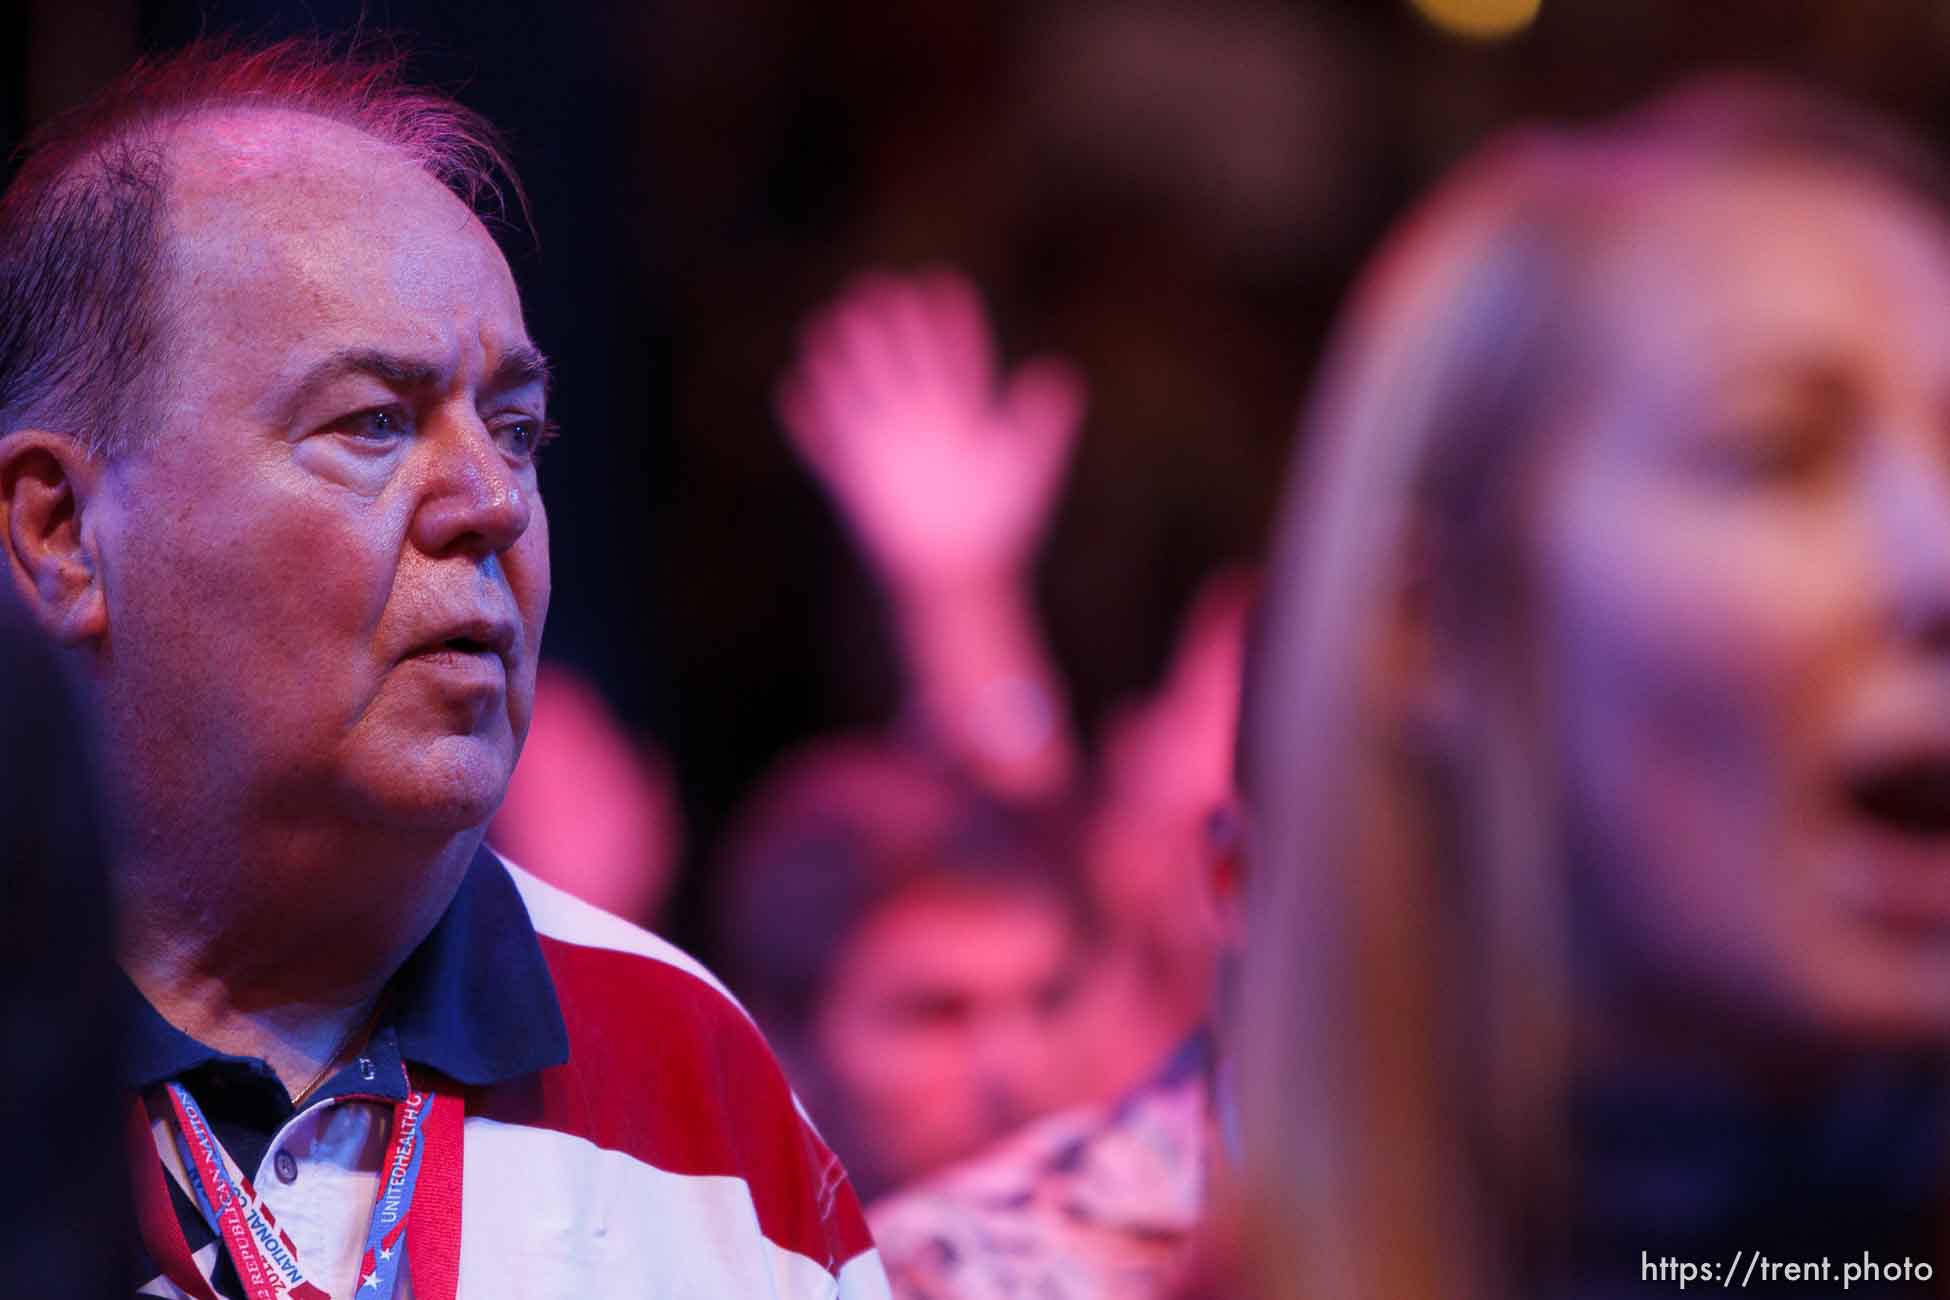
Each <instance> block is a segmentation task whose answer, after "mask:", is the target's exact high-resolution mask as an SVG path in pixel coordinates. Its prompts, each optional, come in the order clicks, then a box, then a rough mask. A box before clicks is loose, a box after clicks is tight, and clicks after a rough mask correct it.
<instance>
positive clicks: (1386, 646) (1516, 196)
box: [1239, 80, 1944, 1300]
mask: <svg viewBox="0 0 1950 1300" xmlns="http://www.w3.org/2000/svg"><path fill="white" fill-rule="evenodd" d="M1755 161H1783V162H1802V163H1808V164H1811V165H1815V166H1820V167H1823V168H1828V169H1840V170H1846V171H1850V172H1853V173H1855V174H1856V175H1858V176H1859V177H1861V178H1863V179H1865V180H1874V181H1878V182H1881V183H1883V184H1885V185H1894V186H1896V187H1898V188H1900V189H1901V190H1903V191H1905V192H1909V193H1912V194H1915V195H1919V196H1922V197H1924V198H1926V199H1927V201H1928V202H1930V203H1931V204H1932V205H1935V206H1937V207H1938V209H1939V210H1941V208H1942V205H1941V195H1942V194H1943V192H1944V191H1943V187H1942V185H1941V184H1940V182H1939V179H1938V176H1937V173H1936V170H1935V166H1934V164H1933V163H1932V162H1931V161H1930V160H1929V159H1928V157H1927V156H1926V155H1925V154H1924V153H1923V152H1922V151H1921V150H1920V149H1918V148H1917V147H1916V146H1914V145H1913V144H1912V143H1911V142H1909V141H1908V140H1907V139H1906V138H1905V137H1903V136H1902V135H1900V134H1899V133H1897V132H1895V131H1893V130H1891V129H1890V128H1889V127H1887V126H1885V125H1884V124H1882V123H1880V122H1877V121H1875V120H1873V119H1869V118H1865V117H1863V116H1861V115H1860V114H1858V113H1857V112H1856V111H1854V110H1852V109H1848V108H1845V107H1843V106H1840V105H1837V104H1834V103H1831V102H1829V101H1827V100H1824V99H1821V98H1819V97H1816V96H1812V95H1809V94H1807V93H1805V92H1801V91H1798V90H1794V89H1790V88H1786V87H1782V86H1779V85H1774V84H1769V83H1764V82H1758V81H1752V80H1720V81H1715V82H1708V83H1704V84H1702V85H1700V86H1698V87H1695V88H1692V89H1689V90H1687V91H1684V92H1681V93H1679V94H1675V95H1673V96H1670V97H1668V98H1666V99H1664V100H1661V101H1658V102H1657V103H1655V104H1653V105H1652V106H1650V107H1648V108H1646V109H1643V110H1640V111H1639V112H1638V113H1636V114H1634V115H1631V116H1629V117H1626V118H1623V119H1621V120H1619V121H1618V122H1616V123H1614V124H1610V125H1607V126H1603V127H1600V128H1595V129H1590V130H1586V131H1582V132H1546V131H1540V130H1526V131H1521V132H1517V133H1513V134H1511V135H1509V136H1506V137H1503V138H1501V139H1499V140H1497V141H1495V142H1493V143H1492V144H1491V145H1490V146H1489V147H1487V148H1486V149H1484V150H1483V151H1481V152H1480V153H1479V154H1478V155H1477V156H1475V157H1474V158H1472V159H1471V160H1469V161H1468V162H1466V163H1465V164H1464V165H1463V166H1462V167H1461V168H1459V169H1458V170H1457V172H1456V173H1455V174H1454V175H1453V176H1452V177H1451V178H1450V179H1449V180H1448V181H1447V182H1446V183H1445V184H1444V185H1443V186H1442V187H1441V188H1440V189H1439V190H1438V191H1437V193H1436V194H1435V195H1434V197H1433V198H1431V199H1430V200H1429V201H1427V202H1426V203H1425V204H1424V205H1423V206H1422V207H1421V208H1420V209H1419V210H1418V212H1417V213H1415V214H1414V215H1413V216H1412V217H1411V218H1410V219H1409V220H1408V221H1407V222H1406V223H1405V224H1404V225H1403V226H1402V227H1401V228H1400V229H1399V230H1398V231H1397V232H1396V233H1395V234H1394V235H1393V236H1392V237H1391V238H1390V240H1389V241H1388V242H1387V244H1386V245H1385V247H1384V250H1383V252H1382V254H1381V255H1380V256H1379V257H1378V258H1377V259H1376V261H1375V262H1374V264H1373V265H1372V266H1371V268H1370V270H1369V271H1368V272H1367V274H1366V275H1365V276H1364V278H1363V280H1362V281H1361V283H1360V285H1359V286H1358V288H1357V291H1356V294H1355V296H1354V299H1353V301H1352V304H1351V306H1350V308H1349V309H1348V311H1347V312H1346V314H1345V316H1344V318H1343V320H1342V323H1341V325H1340V327H1339V329H1338V332H1337V334H1336V336H1335V339H1334V342H1333V343H1332V345H1331V347H1330V350H1329V353H1328V358H1327V364H1326V366H1325V368H1324V370H1323V371H1322V379H1321V382H1320V383H1319V385H1318V386H1317V388H1316V391H1315V394H1314V396H1313V399H1312V401H1311V403H1310V405H1309V407H1308V409H1307V411H1306V412H1305V415H1304V419H1303V421H1302V432H1301V440H1300V442H1301V445H1300V454H1299V455H1298V456H1297V457H1296V458H1295V462H1294V465H1293V468H1292V470H1291V472H1290V478H1289V481H1288V483H1287V487H1286V494H1285V498H1284V500H1285V505H1284V507H1283V513H1282V516H1281V520H1280V527H1279V531H1278V534H1277V537H1276V541H1275V546H1274V549H1273V554H1272V558H1271V564H1270V572H1269V579H1268V582H1267V588H1266V595H1265V605H1264V608H1263V610H1262V611H1261V619H1262V622H1261V625H1260V627H1259V629H1258V636H1259V642H1258V645H1257V647H1256V651H1257V653H1256V655H1255V660H1254V665H1253V669H1252V672H1251V676H1250V679H1249V682H1248V697H1249V705H1248V716H1247V717H1246V718H1245V719H1244V726H1245V727H1246V734H1245V736H1244V738H1243V744H1242V755H1243V765H1244V769H1245V770H1244V773H1243V779H1244V785H1245V787H1246V788H1247V790H1248V798H1249V801H1250V802H1251V803H1252V805H1253V807H1252V809H1251V818H1250V825H1251V827H1252V830H1253V834H1254V841H1253V856H1254V859H1255V868H1254V871H1253V873H1252V874H1253V897H1252V899H1251V901H1250V908H1251V914H1252V921H1251V925H1252V934H1251V938H1250V943H1249V948H1248V953H1247V958H1246V969H1245V979H1244V983H1243V989H1242V1006H1241V1013H1240V1036H1239V1043H1240V1050H1239V1055H1240V1060H1241V1104H1242V1110H1243V1118H1244V1123H1245V1132H1246V1138H1247V1141H1246V1147H1247V1158H1246V1164H1247V1169H1246V1178H1247V1184H1248V1193H1249V1198H1250V1200H1251V1202H1252V1204H1254V1205H1255V1206H1256V1207H1257V1208H1256V1209H1255V1210H1254V1211H1253V1213H1254V1215H1255V1221H1254V1222H1252V1223H1249V1224H1248V1225H1247V1236H1248V1240H1249V1243H1250V1244H1251V1247H1252V1253H1253V1258H1254V1259H1255V1260H1256V1261H1257V1262H1258V1263H1259V1264H1260V1265H1261V1266H1262V1267H1263V1269H1264V1274H1265V1275H1264V1277H1263V1278H1262V1279H1261V1281H1262V1283H1263V1287H1262V1290H1263V1291H1264V1293H1265V1294H1267V1295H1269V1296H1279V1297H1282V1298H1284V1297H1288V1296H1295V1297H1297V1296H1301V1295H1306V1296H1310V1297H1331V1298H1333V1300H1343V1298H1353V1297H1362V1298H1364V1300H1365V1298H1369V1297H1372V1298H1375V1300H1405V1298H1410V1297H1425V1296H1443V1297H1471V1296H1475V1297H1484V1298H1488V1297H1498V1298H1499V1300H1500V1298H1501V1297H1505V1296H1509V1295H1513V1294H1519V1293H1521V1292H1522V1290H1524V1289H1525V1287H1526V1286H1528V1285H1530V1284H1531V1283H1534V1282H1535V1281H1537V1280H1538V1279H1540V1278H1543V1277H1547V1276H1549V1275H1551V1274H1552V1273H1554V1272H1555V1271H1556V1270H1557V1269H1558V1268H1559V1267H1560V1266H1561V1265H1562V1264H1563V1262H1564V1261H1563V1260H1562V1258H1561V1257H1560V1256H1559V1255H1558V1254H1557V1253H1556V1252H1558V1251H1560V1250H1561V1248H1562V1238H1561V1234H1560V1232H1559V1229H1560V1228H1561V1227H1562V1225H1561V1224H1560V1223H1557V1222H1555V1220H1556V1219H1558V1218H1559V1217H1560V1216H1561V1210H1562V1207H1563V1206H1564V1204H1565V1195H1564V1193H1565V1192H1566V1191H1567V1190H1568V1186H1569V1184H1568V1179H1569V1178H1570V1176H1571V1175H1570V1168H1569V1154H1568V1136H1567V1134H1566V1131H1565V1129H1566V1119H1565V1107H1564V1090H1565V1087H1566V1084H1567V1081H1568V1078H1569V1074H1570V1068H1571V1047H1570V1042H1569V1034H1568V1026H1569V1017H1570V987H1569V986H1570V974H1569V968H1570V948H1571V944H1572V940H1573V936H1572V935H1571V934H1570V933H1569V929H1570V911H1571V909H1570V906H1569V900H1568V897H1567V894H1568V886H1567V882H1566V880H1565V879H1564V874H1565V873H1564V872H1563V870H1562V861H1563V856H1564V855H1563V851H1562V847H1561V845H1562V839H1561V836H1560V826H1561V819H1560V817H1559V815H1558V809H1557V806H1556V805H1557V801H1558V795H1557V792H1556V791H1555V789H1554V788H1553V782H1552V779H1551V773H1552V768H1553V763H1552V757H1553V756H1552V754H1551V753H1550V752H1549V748H1548V746H1549V741H1550V738H1551V736H1552V734H1553V732H1552V728H1551V726H1550V719H1549V718H1548V717H1546V716H1544V714H1545V708H1546V701H1547V700H1548V699H1549V698H1550V692H1549V690H1548V686H1547V683H1546V682H1545V681H1544V680H1543V676H1542V666H1541V665H1540V664H1537V663H1533V662H1530V661H1529V660H1528V658H1527V655H1528V653H1529V650H1530V647H1531V646H1533V645H1534V644H1535V638H1534V637H1532V636H1530V635H1528V633H1527V630H1526V628H1525V619H1526V618H1527V617H1529V616H1530V615H1531V610H1532V602H1531V601H1530V600H1529V599H1528V598H1527V597H1528V586H1529V583H1528V578H1527V574H1526V563H1527V555H1526V548H1525V546H1524V545H1523V538H1522V536H1521V515H1522V511H1521V509H1520V504H1521V502H1522V500H1523V499H1524V497H1525V495H1526V493H1527V492H1528V491H1529V483H1528V480H1529V479H1530V477H1531V476H1532V475H1533V473H1534V471H1535V467H1536V463H1537V462H1538V460H1539V459H1540V457H1539V456H1538V454H1537V453H1538V449H1539V447H1540V445H1541V443H1542V441H1543V439H1544V438H1546V437H1547V436H1548V435H1549V434H1551V433H1552V431H1553V430H1555V429H1557V428H1559V427H1561V426H1562V424H1563V423H1564V421H1562V420H1561V419H1555V418H1553V417H1554V416H1555V415H1557V414H1558V412H1559V411H1560V410H1561V408H1562V407H1563V405H1564V404H1565V403H1566V402H1567V401H1569V400H1571V399H1572V398H1574V397H1575V396H1576V394H1577V393H1578V392H1579V391H1580V390H1581V387H1582V386H1584V385H1586V384H1587V383H1588V382H1589V379H1590V375H1591V369H1590V368H1591V367H1592V366H1593V365H1594V364H1596V362H1597V358H1596V356H1595V353H1596V351H1597V349H1596V348H1595V347H1593V346H1592V340H1590V339H1588V338H1587V337H1585V331H1586V330H1587V329H1588V328H1589V321H1588V317H1589V315H1590V313H1589V312H1588V311H1581V310H1580V307H1581V304H1582V303H1583V302H1584V301H1586V294H1585V292H1584V290H1585V285H1584V284H1583V283H1582V280H1583V278H1584V276H1585V275H1586V273H1587V270H1588V267H1589V265H1590V258H1589V256H1588V254H1589V252H1590V251H1591V250H1592V249H1594V248H1595V247H1597V246H1598V245H1599V244H1600V243H1601V241H1603V240H1604V239H1606V238H1607V237H1608V236H1610V235H1611V233H1612V232H1613V230H1614V229H1615V226H1614V225H1613V222H1614V221H1615V220H1617V219H1618V217H1617V214H1618V213H1619V211H1620V203H1621V201H1629V199H1630V198H1631V197H1632V196H1633V195H1635V194H1637V193H1640V192H1642V191H1643V190H1645V189H1647V188H1648V187H1651V186H1660V185H1669V184H1674V183H1684V182H1685V181H1688V180H1692V181H1697V180H1699V179H1701V178H1702V177H1705V176H1708V175H1711V174H1713V173H1714V172H1715V171H1716V170H1718V169H1720V168H1723V167H1726V166H1729V165H1736V164H1740V163H1743V162H1755ZM1437 645H1439V646H1440V651H1439V652H1438V651H1437V650H1436V649H1434V648H1433V647H1435V646H1437ZM1438 653H1440V654H1441V655H1443V656H1445V657H1446V659H1447V660H1449V661H1453V660H1454V659H1455V657H1456V655H1457V654H1458V653H1459V654H1460V655H1461V657H1462V662H1463V663H1464V664H1465V665H1466V671H1465V672H1464V673H1463V675H1462V679H1461V680H1459V681H1458V682H1456V683H1455V684H1454V685H1455V688H1456V691H1457V692H1458V693H1463V694H1466V698H1464V699H1461V700H1459V701H1451V703H1452V704H1453V705H1454V707H1449V708H1445V707H1444V706H1443V705H1442V704H1441V703H1440V702H1439V701H1438V702H1437V703H1435V704H1431V703H1430V701H1429V700H1428V699H1427V698H1426V695H1427V692H1426V690H1424V689H1423V688H1424V687H1425V686H1426V682H1427V678H1428V671H1427V670H1428V666H1429V664H1430V663H1431V662H1432V661H1433V659H1434V658H1435V657H1436V656H1437V655H1438ZM1417 683H1421V684H1422V685H1420V686H1418V685H1416V684H1417Z"/></svg>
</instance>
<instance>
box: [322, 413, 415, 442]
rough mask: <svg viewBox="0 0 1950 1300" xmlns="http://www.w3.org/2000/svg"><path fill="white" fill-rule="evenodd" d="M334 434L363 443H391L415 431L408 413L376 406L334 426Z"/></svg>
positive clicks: (346, 418)
mask: <svg viewBox="0 0 1950 1300" xmlns="http://www.w3.org/2000/svg"><path fill="white" fill-rule="evenodd" d="M332 431H333V432H334V433H342V434H345V435H346V436H347V437H351V438H357V439H359V440H360V441H362V442H391V441H393V440H394V439H395V438H399V437H403V436H404V435H406V434H409V433H411V432H412V431H413V427H412V422H411V421H410V420H409V419H408V418H407V415H406V412H405V411H403V410H401V409H400V408H399V407H397V406H375V407H373V408H372V409H371V410H367V411H357V412H354V413H353V414H351V415H348V416H346V417H345V418H344V419H342V420H340V421H339V422H338V423H336V424H334V425H333V426H332Z"/></svg>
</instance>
